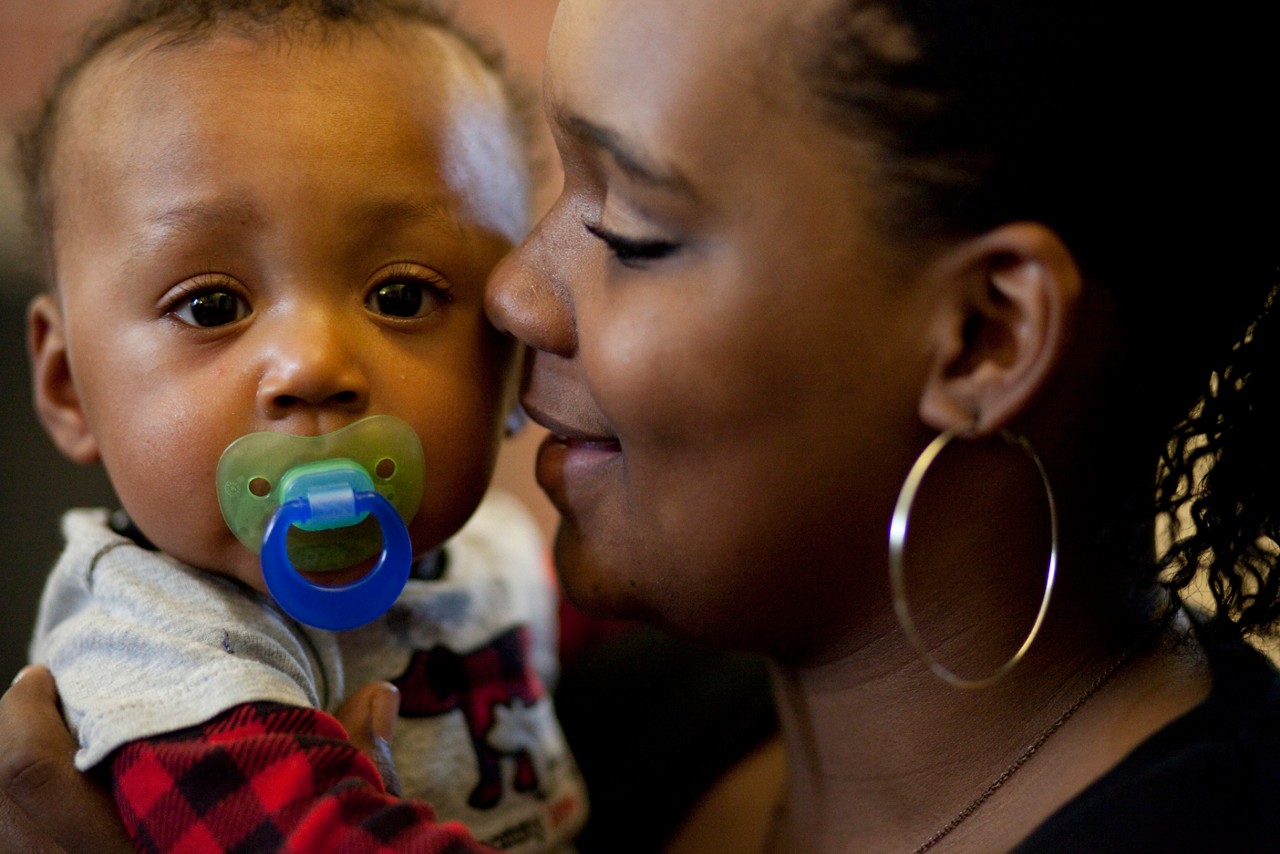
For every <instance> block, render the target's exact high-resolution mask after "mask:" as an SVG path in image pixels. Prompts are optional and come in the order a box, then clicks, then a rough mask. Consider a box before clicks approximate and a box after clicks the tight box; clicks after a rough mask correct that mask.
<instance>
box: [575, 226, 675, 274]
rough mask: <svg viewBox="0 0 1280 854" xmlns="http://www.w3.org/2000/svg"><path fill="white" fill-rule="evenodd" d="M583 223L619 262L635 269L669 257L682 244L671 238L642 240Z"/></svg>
mask: <svg viewBox="0 0 1280 854" xmlns="http://www.w3.org/2000/svg"><path fill="white" fill-rule="evenodd" d="M583 225H584V226H586V229H587V231H589V232H590V233H591V234H592V235H594V236H595V237H596V239H597V240H599V241H600V242H601V243H603V244H604V245H605V246H606V247H608V249H609V251H610V252H612V253H613V255H614V257H615V258H617V259H618V263H619V264H621V265H622V266H624V267H631V268H633V269H636V268H640V267H644V266H645V264H647V263H648V262H650V261H659V260H661V259H663V258H669V257H670V256H672V255H674V254H676V252H678V251H680V244H678V243H673V242H671V241H670V240H640V239H636V238H633V237H626V236H625V235H621V234H618V233H617V232H613V231H609V230H607V229H604V228H601V227H600V226H598V225H592V224H591V223H583Z"/></svg>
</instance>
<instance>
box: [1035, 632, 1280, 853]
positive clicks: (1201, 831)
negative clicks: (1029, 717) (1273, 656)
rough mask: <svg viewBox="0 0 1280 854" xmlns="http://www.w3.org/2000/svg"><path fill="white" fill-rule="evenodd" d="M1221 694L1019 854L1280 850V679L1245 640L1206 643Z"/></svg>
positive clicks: (1147, 746)
mask: <svg viewBox="0 0 1280 854" xmlns="http://www.w3.org/2000/svg"><path fill="white" fill-rule="evenodd" d="M1206 647H1207V651H1208V654H1209V660H1210V665H1211V667H1212V671H1213V680H1214V681H1213V689H1212V690H1211V692H1210V694H1209V696H1208V697H1207V698H1206V699H1205V700H1204V702H1202V703H1201V704H1200V705H1198V706H1196V707H1195V708H1194V709H1192V710H1191V711H1189V712H1188V713H1187V714H1185V715H1183V716H1182V717H1180V718H1178V719H1177V720H1175V721H1173V722H1172V723H1170V724H1169V725H1168V726H1166V727H1165V728H1163V729H1162V730H1160V731H1159V732H1157V733H1156V734H1154V735H1153V736H1151V737H1150V738H1149V739H1147V740H1146V741H1144V742H1143V743H1142V744H1141V745H1139V746H1138V747H1137V748H1136V749H1135V750H1134V751H1133V752H1132V753H1130V754H1129V756H1127V757H1126V758H1125V759H1124V760H1123V761H1122V762H1121V763H1120V764H1119V765H1117V766H1116V767H1115V768H1113V769H1112V770H1111V771H1110V772H1108V773H1107V774H1106V775H1104V776H1103V777H1102V778H1101V779H1099V780H1098V781H1097V782H1095V783H1094V784H1093V785H1091V786H1090V787H1089V788H1087V789H1086V790H1085V791H1084V792H1082V793H1081V794H1080V795H1079V796H1077V797H1076V798H1074V799H1073V800H1072V801H1071V802H1070V803H1068V804H1067V805H1066V806H1064V807H1063V808H1062V809H1061V810H1059V811H1058V812H1057V813H1056V814H1054V815H1053V816H1052V817H1050V818H1049V820H1048V821H1046V822H1045V823H1044V824H1042V825H1041V826H1040V827H1039V828H1038V829H1037V830H1036V831H1035V833H1033V834H1032V835H1031V836H1030V837H1028V838H1027V839H1026V840H1025V841H1024V842H1023V843H1022V845H1020V846H1019V849H1018V850H1020V851H1035V852H1045V851H1082V850H1088V851H1094V852H1099V851H1135V850H1140V851H1146V850H1159V851H1166V852H1168V851H1174V852H1176V851H1215V850H1216V851H1232V852H1247V851H1274V850H1277V847H1280V829H1277V828H1276V825H1275V815H1276V798H1277V792H1280V673H1277V669H1276V667H1275V666H1274V664H1272V662H1271V661H1269V660H1268V659H1267V658H1266V657H1265V656H1264V655H1262V654H1261V653H1259V652H1258V651H1257V650H1256V649H1253V648H1252V647H1250V646H1248V645H1247V644H1245V643H1243V642H1239V641H1228V642H1219V643H1209V644H1206Z"/></svg>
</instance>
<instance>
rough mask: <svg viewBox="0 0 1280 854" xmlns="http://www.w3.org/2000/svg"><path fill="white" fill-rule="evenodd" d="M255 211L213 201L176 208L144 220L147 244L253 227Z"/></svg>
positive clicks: (241, 204)
mask: <svg viewBox="0 0 1280 854" xmlns="http://www.w3.org/2000/svg"><path fill="white" fill-rule="evenodd" d="M258 219H259V218H258V214H257V211H256V210H254V207H253V205H251V204H250V203H249V202H247V201H244V200H240V199H231V200H227V201H216V202H192V203H190V204H182V205H177V206H175V207H171V208H166V209H165V210H163V211H161V212H159V213H157V214H155V215H153V216H150V217H148V218H147V219H146V225H145V230H146V235H147V238H148V242H155V243H158V242H160V241H162V240H165V239H168V238H171V237H181V236H183V235H186V234H195V233H200V232H205V231H209V230H211V229H215V228H219V227H223V226H228V225H240V226H244V225H252V224H254V223H256V222H257V221H258Z"/></svg>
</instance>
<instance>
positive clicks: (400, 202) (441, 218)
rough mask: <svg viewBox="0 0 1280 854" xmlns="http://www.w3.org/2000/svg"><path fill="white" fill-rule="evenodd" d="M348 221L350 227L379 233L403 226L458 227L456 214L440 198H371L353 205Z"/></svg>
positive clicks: (446, 202) (446, 201) (447, 203)
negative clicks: (415, 224)
mask: <svg viewBox="0 0 1280 854" xmlns="http://www.w3.org/2000/svg"><path fill="white" fill-rule="evenodd" d="M348 219H349V220H350V221H351V224H352V225H353V226H359V227H362V228H365V229H366V230H369V231H382V230H384V229H385V228H387V227H389V226H391V225H397V224H403V223H427V224H429V225H437V226H441V227H444V228H450V229H454V228H457V227H459V222H458V215H457V212H456V211H454V210H453V208H452V206H450V204H449V202H448V200H446V199H444V198H441V197H439V196H423V197H418V196H412V197H410V196H405V197H403V198H389V199H388V198H381V199H371V200H369V201H367V202H362V203H357V204H356V205H354V206H353V207H352V209H351V213H350V214H348Z"/></svg>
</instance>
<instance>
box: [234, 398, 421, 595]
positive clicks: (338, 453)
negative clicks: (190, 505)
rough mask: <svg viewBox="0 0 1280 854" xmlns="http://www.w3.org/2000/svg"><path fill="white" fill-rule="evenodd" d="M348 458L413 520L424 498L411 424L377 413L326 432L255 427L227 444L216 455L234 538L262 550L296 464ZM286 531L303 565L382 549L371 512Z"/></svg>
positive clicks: (337, 563)
mask: <svg viewBox="0 0 1280 854" xmlns="http://www.w3.org/2000/svg"><path fill="white" fill-rule="evenodd" d="M335 459H342V460H350V461H351V462H353V463H355V464H356V465H357V466H359V468H362V469H364V471H365V472H367V473H368V476H369V477H368V479H369V482H370V483H371V485H372V491H375V492H377V493H378V494H379V495H381V496H382V497H383V498H385V499H386V500H387V501H388V502H389V503H390V504H391V506H392V507H394V508H395V510H396V512H397V513H398V514H399V515H400V518H401V519H403V520H404V521H405V523H406V524H408V522H409V520H410V519H412V518H413V517H414V514H416V513H417V512H418V505H419V504H421V502H422V484H423V479H424V471H425V466H424V462H423V457H422V443H421V442H419V441H418V436H417V434H416V433H414V432H413V428H412V427H410V426H409V425H408V424H406V423H405V422H403V421H401V420H400V419H399V418H396V417H394V416H391V415H373V416H370V417H369V418H365V419H363V420H361V421H357V422H356V423H354V424H351V425H348V426H346V427H343V428H342V429H341V430H335V431H334V432H332V433H326V434H324V435H323V436H294V435H291V434H288V433H274V432H263V433H250V434H249V435H247V436H242V437H241V438H239V439H237V440H236V441H234V442H232V443H231V444H230V445H228V446H227V449H226V450H225V451H223V452H222V458H221V459H220V460H219V461H218V471H217V483H218V506H219V507H221V509H222V517H223V519H225V520H226V522H227V526H228V527H229V528H230V529H231V531H232V532H233V533H234V534H235V535H236V539H238V540H239V541H240V542H242V543H244V545H245V547H246V548H248V549H249V550H250V551H252V552H253V553H254V554H258V553H260V552H261V550H262V538H263V534H264V531H265V529H266V526H267V521H268V520H269V519H270V518H271V515H272V514H273V513H274V512H275V511H276V509H277V508H278V507H279V506H280V504H281V503H282V501H284V500H286V499H287V498H288V497H290V496H288V495H286V493H285V491H284V490H285V489H286V488H287V487H288V486H289V483H290V481H291V480H296V479H297V477H298V474H297V473H293V474H291V472H294V470H295V469H296V470H298V472H306V471H308V469H309V468H311V467H313V466H311V465H310V464H314V463H318V462H321V461H326V460H335ZM307 527H317V526H295V527H293V528H292V529H291V530H290V531H289V535H288V553H289V560H290V562H291V563H292V564H293V565H294V567H295V568H297V569H298V570H300V571H304V572H317V571H324V570H329V569H342V568H344V567H348V566H353V565H355V564H357V563H359V562H360V561H362V560H366V559H368V558H371V557H373V556H374V555H377V554H378V553H379V551H380V550H381V548H382V530H381V527H380V526H379V525H378V522H377V520H375V519H373V518H367V519H365V520H364V521H362V522H360V523H359V524H356V525H351V526H348V527H341V528H334V529H328V530H304V528H307Z"/></svg>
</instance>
